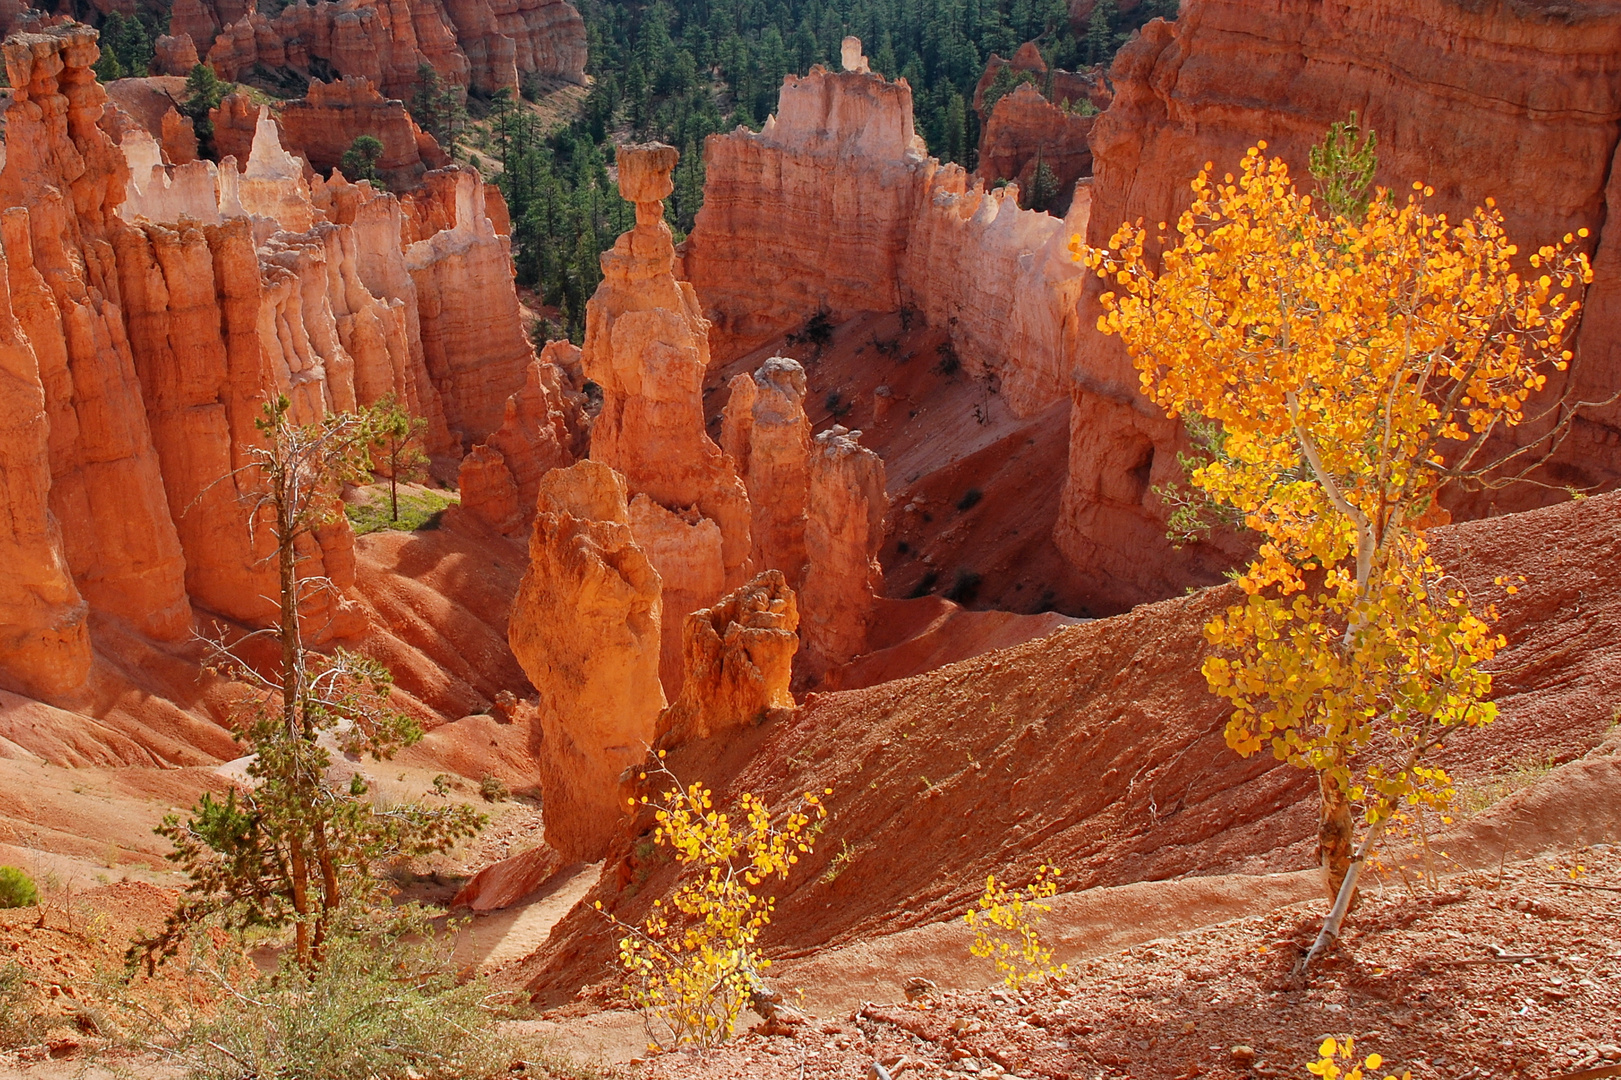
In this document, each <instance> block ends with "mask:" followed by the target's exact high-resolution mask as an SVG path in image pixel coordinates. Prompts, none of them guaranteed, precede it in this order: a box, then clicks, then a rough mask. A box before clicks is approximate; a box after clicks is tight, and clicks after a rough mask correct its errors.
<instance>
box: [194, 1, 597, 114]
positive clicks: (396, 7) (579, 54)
mask: <svg viewBox="0 0 1621 1080" xmlns="http://www.w3.org/2000/svg"><path fill="white" fill-rule="evenodd" d="M169 32H170V34H173V35H180V34H189V35H190V36H191V38H192V40H193V41H194V42H196V45H197V48H198V49H199V50H201V51H203V52H204V53H206V56H207V61H208V63H209V64H211V65H213V67H214V68H215V70H216V71H218V72H219V74H220V76H221V77H222V78H226V79H235V78H236V77H237V76H238V75H239V74H241V73H242V72H244V71H246V70H247V69H249V68H251V67H253V66H254V65H255V64H262V65H264V66H266V67H271V68H277V67H288V68H292V69H293V70H295V71H298V72H303V73H306V74H308V73H309V72H310V71H311V63H312V61H321V62H324V63H326V64H329V65H331V67H332V68H333V69H334V70H336V71H337V73H338V74H339V75H342V76H351V75H355V76H364V77H365V78H367V79H370V80H371V82H372V83H373V84H374V85H375V86H378V87H380V88H381V89H382V91H383V93H385V94H387V95H388V96H390V97H398V98H409V97H410V95H411V93H412V91H413V90H415V89H416V88H417V86H418V78H417V67H418V66H419V65H421V64H427V65H429V66H430V67H432V68H433V69H434V71H435V72H437V73H438V77H439V79H440V80H441V81H442V82H444V83H446V84H449V85H451V86H454V87H459V88H461V89H463V90H466V89H468V88H472V89H474V90H478V91H480V92H483V93H490V92H493V91H495V90H497V89H499V88H501V87H503V86H504V87H510V88H512V89H514V90H515V89H517V88H518V86H519V85H520V81H521V79H522V78H523V77H524V76H525V75H531V74H533V75H539V76H542V77H547V78H557V79H562V80H565V81H567V82H574V83H580V82H583V81H584V79H585V23H584V21H583V20H582V19H581V18H580V14H579V12H578V11H576V10H575V9H574V7H573V5H571V4H570V3H568V2H567V0H493V2H492V0H449V2H448V3H441V2H440V0H393V2H391V3H382V2H379V0H342V2H334V0H320V2H318V3H314V4H290V5H288V6H287V7H286V8H284V9H283V10H282V11H281V13H280V14H278V15H276V16H275V17H274V18H270V17H268V16H266V15H262V14H260V13H258V12H257V11H252V10H247V9H245V8H244V7H243V6H242V5H240V4H239V3H237V2H236V0H180V2H179V3H176V5H175V10H174V15H173V17H172V18H171V21H170V24H169Z"/></svg>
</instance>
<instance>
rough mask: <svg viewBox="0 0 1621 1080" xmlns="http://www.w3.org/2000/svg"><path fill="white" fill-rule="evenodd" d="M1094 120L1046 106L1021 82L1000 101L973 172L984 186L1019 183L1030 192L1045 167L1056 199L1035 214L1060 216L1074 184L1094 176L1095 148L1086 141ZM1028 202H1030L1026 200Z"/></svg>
mask: <svg viewBox="0 0 1621 1080" xmlns="http://www.w3.org/2000/svg"><path fill="white" fill-rule="evenodd" d="M1096 119H1097V117H1096V115H1086V114H1084V113H1081V112H1075V111H1071V110H1070V109H1067V108H1065V107H1064V106H1063V105H1060V104H1055V103H1053V102H1051V101H1048V100H1047V99H1046V98H1045V97H1043V96H1042V95H1041V91H1039V90H1037V89H1036V88H1035V87H1034V86H1032V85H1030V84H1029V83H1021V84H1020V85H1019V86H1018V87H1017V88H1016V89H1014V90H1013V92H1012V93H1009V94H1003V95H1002V96H1001V97H1000V98H998V99H997V101H996V104H995V105H994V106H993V107H992V108H991V115H990V116H988V117H986V118H985V120H984V126H983V127H982V128H981V129H980V133H979V164H978V166H977V168H976V169H975V170H974V173H975V175H976V176H977V177H978V178H979V179H981V180H983V181H984V182H985V183H986V184H994V183H996V182H997V181H998V180H1013V181H1017V182H1018V184H1019V186H1020V188H1021V189H1022V190H1023V191H1025V192H1027V193H1028V192H1030V191H1031V189H1032V185H1034V184H1036V183H1037V181H1038V173H1039V171H1040V170H1041V168H1042V167H1043V166H1045V167H1046V168H1047V169H1050V170H1051V171H1052V176H1051V182H1052V183H1053V185H1054V187H1053V192H1054V194H1052V195H1051V196H1050V197H1049V200H1050V201H1048V203H1047V204H1046V205H1045V206H1039V207H1036V209H1040V210H1051V211H1052V212H1053V213H1055V214H1062V213H1063V212H1064V211H1066V210H1067V209H1069V200H1070V196H1071V195H1072V193H1073V192H1074V191H1075V181H1077V180H1079V179H1080V178H1081V177H1083V176H1091V175H1092V148H1091V146H1090V145H1089V144H1088V142H1087V139H1088V137H1089V136H1090V135H1091V133H1092V125H1093V123H1094V122H1095V121H1096ZM1025 201H1026V203H1028V202H1029V201H1030V200H1029V198H1028V196H1027V197H1026V199H1025Z"/></svg>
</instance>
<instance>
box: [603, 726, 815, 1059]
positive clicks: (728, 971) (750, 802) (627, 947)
mask: <svg viewBox="0 0 1621 1080" xmlns="http://www.w3.org/2000/svg"><path fill="white" fill-rule="evenodd" d="M663 756H664V752H663V751H660V752H659V757H660V758H662V757H663ZM658 771H659V772H661V773H663V775H664V776H665V777H667V778H668V779H669V780H671V781H675V786H674V787H673V788H671V789H670V790H668V791H666V792H665V793H664V795H663V796H662V802H661V803H657V804H652V805H654V806H655V811H654V819H655V820H656V821H657V826H656V828H655V829H654V832H653V838H654V840H655V841H657V842H658V843H661V844H664V845H665V846H667V847H669V848H670V849H671V850H672V851H673V852H674V855H675V858H676V861H677V862H679V863H680V864H681V865H682V866H683V867H685V868H686V871H685V872H684V874H683V880H682V881H681V884H680V885H679V886H677V888H676V890H675V891H674V892H673V893H672V894H671V895H670V897H669V899H668V900H655V901H654V902H653V910H652V912H651V913H650V914H649V915H648V916H647V919H646V920H645V921H644V922H643V923H642V925H640V926H632V925H630V924H627V923H624V922H622V921H620V920H619V919H617V918H615V917H614V916H612V915H607V917H608V918H609V920H610V921H612V922H613V924H614V925H615V927H616V928H618V929H619V930H621V931H622V932H623V933H624V936H623V937H622V938H620V941H619V962H620V964H621V966H622V967H623V968H624V969H625V973H626V976H627V982H626V985H625V992H626V995H627V997H628V998H629V999H630V1001H631V1003H632V1004H633V1005H635V1007H636V1008H637V1009H639V1010H640V1011H641V1012H642V1015H643V1018H644V1020H645V1022H646V1027H647V1034H648V1044H649V1049H653V1050H674V1049H677V1048H679V1047H682V1046H696V1047H704V1048H708V1047H714V1046H718V1045H720V1044H721V1043H723V1042H725V1041H726V1040H727V1039H729V1038H731V1037H732V1034H733V1032H734V1030H735V1027H736V1023H737V1017H738V1014H739V1013H741V1012H742V1011H743V1008H744V1006H746V1005H747V1004H749V1002H750V999H751V997H752V996H753V995H754V994H755V993H757V992H759V991H760V990H762V989H763V987H762V984H761V982H760V973H761V972H762V971H764V970H765V969H766V968H767V967H769V966H770V964H771V961H770V960H768V959H766V958H765V957H763V956H761V955H759V952H758V950H757V949H756V947H755V943H756V942H757V940H758V939H759V936H760V932H761V931H762V930H763V929H764V928H765V926H766V925H767V924H768V923H769V922H770V921H771V913H772V910H773V908H774V907H775V905H776V898H775V897H772V896H765V895H762V894H761V892H760V888H761V886H763V885H765V884H766V883H767V882H768V881H769V880H770V879H772V878H777V879H779V880H782V879H786V878H787V876H788V873H789V871H790V870H791V868H792V867H793V866H794V865H795V864H797V863H798V862H799V857H800V856H801V855H806V854H809V853H810V851H811V847H812V844H813V842H814V840H815V837H816V834H817V832H819V831H820V823H821V822H822V821H824V820H825V819H826V817H827V808H826V807H825V806H824V805H823V803H822V799H821V796H818V795H815V794H812V793H811V792H806V793H805V794H804V796H803V797H802V798H801V800H800V803H799V805H798V806H797V807H795V808H794V809H792V810H790V811H789V812H788V813H787V814H786V815H784V816H783V817H782V819H781V820H780V821H778V822H776V823H773V820H772V818H773V815H772V812H771V810H770V808H769V807H768V806H766V804H765V803H764V802H763V801H761V800H760V799H758V798H756V797H755V796H754V795H752V794H749V793H747V792H745V793H744V794H743V795H742V796H741V797H740V798H739V799H738V813H737V816H736V817H735V818H734V817H733V816H732V815H730V814H726V813H723V812H720V811H717V810H716V809H715V804H714V795H713V793H712V792H711V791H710V790H709V789H708V788H706V787H704V786H703V785H702V784H698V783H694V784H690V785H688V786H686V787H682V786H681V784H680V783H679V781H676V778H675V776H674V775H673V774H672V773H670V771H669V770H668V769H667V768H665V767H664V766H663V765H662V764H661V765H660V766H659V767H658ZM641 778H642V779H644V780H645V779H646V778H647V774H646V773H643V774H642V777H641ZM832 793H833V792H832V789H831V788H829V789H827V790H826V791H825V792H824V793H823V794H825V795H831V794H832ZM641 802H642V803H648V799H647V798H646V797H645V796H644V797H643V798H642V800H641ZM597 908H598V910H599V911H600V910H602V904H601V902H600V901H598V903H597ZM604 914H607V913H606V912H604Z"/></svg>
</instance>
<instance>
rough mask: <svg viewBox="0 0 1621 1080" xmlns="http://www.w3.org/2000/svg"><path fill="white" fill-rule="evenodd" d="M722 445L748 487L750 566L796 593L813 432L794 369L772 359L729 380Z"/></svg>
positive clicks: (801, 378) (800, 372)
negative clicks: (767, 571)
mask: <svg viewBox="0 0 1621 1080" xmlns="http://www.w3.org/2000/svg"><path fill="white" fill-rule="evenodd" d="M721 438H722V442H723V443H724V444H725V447H726V452H727V453H728V454H730V455H731V456H732V459H733V460H734V461H736V462H737V467H738V471H739V473H741V474H742V476H743V481H744V484H745V485H746V486H747V487H748V492H749V505H750V507H751V509H752V511H753V515H752V518H751V520H750V524H749V535H750V536H751V538H752V540H753V549H754V565H755V566H757V567H770V568H773V569H777V570H781V571H782V573H783V575H784V577H785V578H786V580H787V582H788V584H789V586H791V587H793V588H802V587H803V586H804V583H805V560H806V556H805V523H806V500H807V499H808V498H809V496H810V471H809V469H810V466H809V459H810V450H811V425H810V420H809V419H808V418H807V417H806V416H805V369H804V368H802V367H801V366H800V365H799V362H798V361H797V360H792V359H789V358H788V357H785V356H773V357H771V358H770V359H769V360H767V361H766V362H765V363H764V364H762V365H761V366H760V368H759V369H758V370H757V371H755V373H754V374H753V375H747V374H744V375H738V376H737V377H735V378H734V379H732V382H731V398H730V399H729V400H728V401H727V403H726V411H725V424H724V426H723V428H722V436H721Z"/></svg>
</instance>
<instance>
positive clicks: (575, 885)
mask: <svg viewBox="0 0 1621 1080" xmlns="http://www.w3.org/2000/svg"><path fill="white" fill-rule="evenodd" d="M601 873H602V864H601V863H590V864H587V863H578V864H576V865H574V866H571V867H565V868H564V869H563V870H562V871H560V872H559V873H558V874H557V875H556V876H554V877H553V878H552V879H551V880H549V881H547V882H546V884H544V885H542V886H541V887H540V888H539V889H536V890H535V891H534V893H532V894H531V895H530V896H529V897H528V898H526V899H525V900H524V902H523V903H519V904H514V905H512V906H511V907H508V908H502V909H501V910H500V911H492V912H490V913H489V914H488V915H475V916H474V917H473V921H472V923H471V924H470V925H469V926H467V928H466V929H464V930H463V931H462V932H461V934H460V935H459V936H458V938H457V941H456V951H455V953H454V960H455V963H456V966H457V968H458V969H460V970H466V969H467V968H476V969H477V970H478V971H481V972H490V971H496V970H498V969H500V968H503V967H505V966H506V965H507V964H510V963H512V962H514V961H517V960H522V959H523V958H524V957H526V956H528V955H529V954H530V953H532V952H534V951H535V950H536V949H538V948H540V947H541V945H543V944H545V942H546V936H547V935H548V934H550V933H551V932H552V927H553V926H556V925H557V921H558V920H559V919H561V918H562V917H563V916H564V915H566V914H567V913H568V910H569V909H570V908H572V907H573V906H574V905H575V904H577V903H579V902H580V900H581V898H582V897H584V896H585V894H586V892H587V891H589V890H590V888H591V885H592V884H593V883H594V882H595V881H596V880H597V876H598V875H599V874H601Z"/></svg>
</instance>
